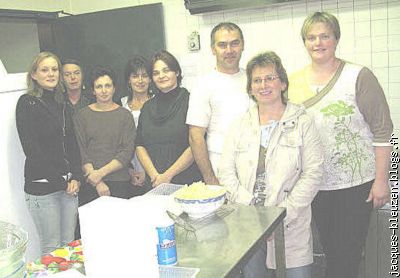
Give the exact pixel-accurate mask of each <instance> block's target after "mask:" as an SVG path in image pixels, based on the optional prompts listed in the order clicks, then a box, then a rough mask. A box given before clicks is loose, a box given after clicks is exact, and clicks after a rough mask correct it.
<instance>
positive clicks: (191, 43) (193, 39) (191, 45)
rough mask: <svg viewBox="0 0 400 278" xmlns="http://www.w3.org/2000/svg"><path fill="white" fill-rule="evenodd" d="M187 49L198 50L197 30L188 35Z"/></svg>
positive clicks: (198, 36) (198, 38) (198, 37)
mask: <svg viewBox="0 0 400 278" xmlns="http://www.w3.org/2000/svg"><path fill="white" fill-rule="evenodd" d="M187 42H188V49H189V51H198V50H200V35H199V33H198V32H197V31H193V32H192V33H191V34H190V35H189V36H188V37H187Z"/></svg>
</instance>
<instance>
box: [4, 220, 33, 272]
mask: <svg viewBox="0 0 400 278" xmlns="http://www.w3.org/2000/svg"><path fill="white" fill-rule="evenodd" d="M27 244H28V233H27V232H25V231H24V230H23V229H21V228H20V227H18V226H16V225H13V224H11V223H7V222H4V221H0V277H6V278H11V277H12V278H13V277H23V276H20V274H21V273H23V272H24V271H25V261H24V259H25V251H26V247H27Z"/></svg>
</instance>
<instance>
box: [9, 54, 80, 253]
mask: <svg viewBox="0 0 400 278" xmlns="http://www.w3.org/2000/svg"><path fill="white" fill-rule="evenodd" d="M60 69H61V63H60V60H59V59H58V57H57V56H55V55H54V54H52V53H50V52H42V53H39V54H38V55H37V56H36V57H35V58H34V60H33V62H32V64H31V66H30V68H29V71H28V76H27V85H28V91H27V93H26V94H24V95H22V96H21V97H20V99H19V100H18V103H17V108H16V121H17V129H18V134H19V138H20V141H21V145H22V148H23V150H24V153H25V156H26V160H25V186H24V191H25V196H26V197H25V199H26V204H27V206H28V210H29V211H30V214H31V216H32V218H33V221H34V223H35V225H36V228H37V231H38V234H39V238H40V246H41V249H42V254H46V253H49V252H51V251H53V250H54V249H56V248H58V247H61V246H63V245H65V244H66V243H68V242H69V241H72V240H73V239H74V230H75V225H76V219H77V217H76V216H77V208H78V198H77V192H78V191H79V186H80V182H79V181H80V179H81V170H80V156H79V148H78V146H77V143H76V139H75V135H74V129H73V125H72V119H71V116H70V115H69V113H68V112H67V110H66V109H65V104H64V102H63V99H64V98H63V96H62V89H61V88H62V87H61V84H60Z"/></svg>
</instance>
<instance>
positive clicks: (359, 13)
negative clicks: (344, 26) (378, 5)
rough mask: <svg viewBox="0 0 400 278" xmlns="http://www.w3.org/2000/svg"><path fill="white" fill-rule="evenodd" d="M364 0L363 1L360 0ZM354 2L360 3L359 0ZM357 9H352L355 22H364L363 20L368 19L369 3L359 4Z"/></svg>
mask: <svg viewBox="0 0 400 278" xmlns="http://www.w3.org/2000/svg"><path fill="white" fill-rule="evenodd" d="M360 2H361V1H360ZM362 2H364V1H362ZM355 3H356V4H360V3H359V1H355ZM357 8H358V9H356V10H354V18H355V20H356V22H364V21H370V16H371V14H370V9H369V5H368V4H367V5H365V4H362V5H361V4H360V5H359V7H357Z"/></svg>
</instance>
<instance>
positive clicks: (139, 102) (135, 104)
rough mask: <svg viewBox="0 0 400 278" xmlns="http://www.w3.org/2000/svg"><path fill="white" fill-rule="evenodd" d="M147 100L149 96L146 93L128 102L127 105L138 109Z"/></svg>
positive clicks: (132, 108)
mask: <svg viewBox="0 0 400 278" xmlns="http://www.w3.org/2000/svg"><path fill="white" fill-rule="evenodd" d="M148 100H149V96H148V95H146V96H145V97H144V98H135V97H133V99H132V100H131V101H129V102H128V106H129V108H130V109H131V110H140V109H141V108H142V106H143V104H144V103H145V102H146V101H148Z"/></svg>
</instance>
